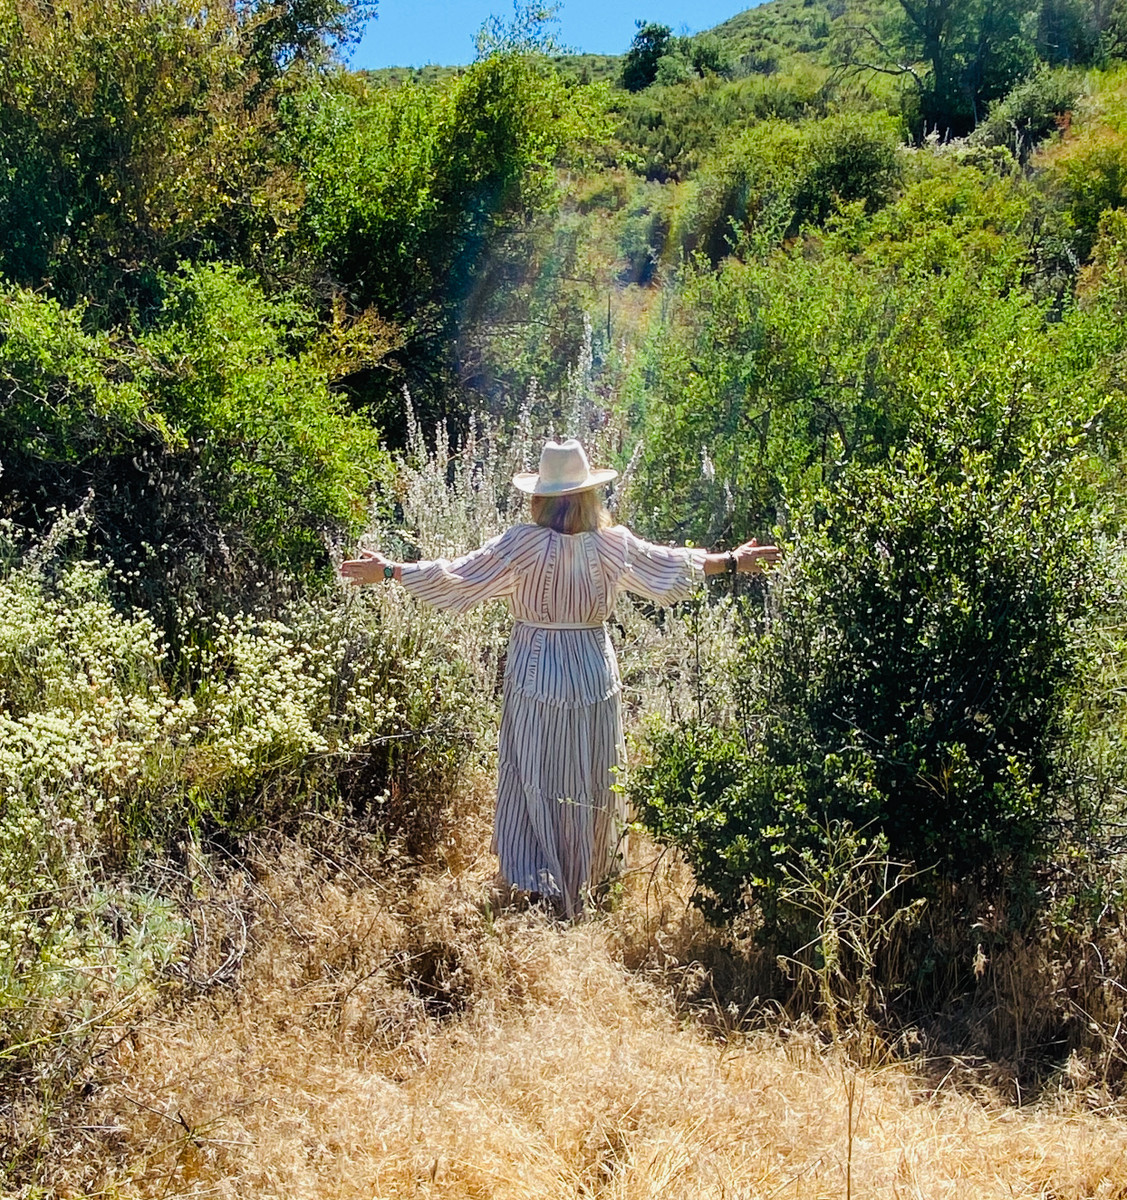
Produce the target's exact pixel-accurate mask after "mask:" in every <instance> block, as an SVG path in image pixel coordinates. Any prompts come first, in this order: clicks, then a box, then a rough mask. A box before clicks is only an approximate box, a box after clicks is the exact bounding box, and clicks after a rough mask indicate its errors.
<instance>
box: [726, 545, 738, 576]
mask: <svg viewBox="0 0 1127 1200" xmlns="http://www.w3.org/2000/svg"><path fill="white" fill-rule="evenodd" d="M725 565H726V566H727V568H728V574H729V575H734V574H735V573H736V572H737V571H738V570H739V568H740V564H739V561H738V560H737V558H736V556H735V555H734V554H733V553H732V552H731V550H729V551H728V560H727V563H726V564H725Z"/></svg>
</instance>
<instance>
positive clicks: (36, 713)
mask: <svg viewBox="0 0 1127 1200" xmlns="http://www.w3.org/2000/svg"><path fill="white" fill-rule="evenodd" d="M67 544H68V540H67V538H66V537H63V538H57V539H55V542H54V543H52V544H51V545H50V546H48V545H47V543H41V544H39V545H37V546H31V547H29V546H27V545H19V544H17V540H16V538H15V536H14V534H13V532H12V530H11V529H10V528H8V527H4V528H0V1080H3V1079H4V1078H6V1077H7V1078H9V1079H15V1078H19V1079H22V1080H24V1081H25V1083H26V1082H27V1081H28V1080H35V1079H39V1078H40V1077H43V1078H46V1077H47V1076H48V1075H49V1076H50V1077H51V1078H53V1079H54V1078H57V1077H59V1076H60V1074H61V1075H67V1074H68V1073H69V1072H73V1071H74V1070H75V1069H77V1066H76V1064H79V1063H81V1062H82V1061H84V1059H85V1057H86V1056H88V1054H89V1053H90V1052H91V1048H92V1046H94V1045H96V1044H97V1043H98V1042H99V1040H100V1039H101V1038H102V1037H103V1036H106V1035H107V1032H108V1031H109V1030H111V1029H112V1028H115V1027H116V1026H117V1024H118V1023H119V1022H120V1021H121V1019H122V1018H123V1014H125V1013H127V1012H128V1011H129V1010H130V1008H131V1007H133V1006H135V1005H137V1004H144V1003H147V1001H148V998H149V997H150V996H151V994H152V990H153V988H154V987H155V985H156V983H157V982H158V980H159V978H160V976H161V974H162V972H163V971H164V970H165V969H166V968H167V967H168V965H169V964H170V963H172V962H173V961H174V960H175V959H176V957H177V956H178V955H179V954H180V953H181V949H182V946H183V944H184V939H185V931H186V926H185V925H184V924H183V923H182V922H181V921H179V919H178V918H176V917H175V915H174V906H173V905H172V903H171V901H170V900H169V899H167V898H166V899H161V898H159V897H156V896H152V895H150V894H149V893H147V892H145V891H144V889H141V888H140V887H139V886H138V885H137V883H136V882H134V883H133V884H132V885H129V884H126V883H119V882H115V881H119V880H129V879H132V880H134V881H137V880H141V879H144V878H146V877H147V875H148V874H149V873H150V872H149V871H148V868H147V867H146V862H147V861H149V860H151V859H153V858H155V857H159V856H161V855H163V854H166V853H171V854H177V853H179V852H180V845H181V843H182V842H184V841H187V840H192V839H196V838H199V837H201V836H206V835H207V834H209V833H211V832H215V831H218V830H225V831H228V832H233V833H238V832H240V831H245V830H248V829H252V828H256V827H261V826H262V825H264V824H267V823H270V824H274V825H276V826H279V825H284V824H285V823H286V822H287V821H290V822H292V821H296V820H298V819H300V817H301V816H302V815H303V814H304V813H305V812H307V811H308V810H309V809H318V810H336V811H338V812H344V813H346V814H347V815H348V816H349V817H350V818H351V819H353V820H354V821H355V822H356V823H357V824H359V825H360V826H362V827H366V828H368V829H370V830H372V831H373V832H375V833H377V834H379V835H382V836H384V837H386V838H391V837H394V836H397V835H402V836H403V838H404V839H405V840H406V842H407V845H408V848H409V849H410V850H412V851H413V852H415V853H418V854H425V853H426V852H427V851H428V850H429V849H431V848H432V847H433V845H434V843H435V841H436V840H437V838H438V837H439V835H440V833H441V831H442V828H443V821H444V820H446V819H447V817H448V813H449V809H450V805H449V800H450V797H451V795H452V794H453V793H454V791H455V790H456V776H457V773H458V772H459V770H460V769H461V767H462V765H463V764H464V762H465V759H466V755H467V752H468V751H469V750H470V749H471V748H473V747H475V746H479V745H484V744H488V743H489V742H491V740H492V739H491V737H489V736H488V728H487V727H488V726H489V724H490V722H491V721H492V709H491V706H490V705H489V703H488V699H489V697H490V696H491V695H492V694H493V693H494V692H495V683H494V681H495V675H496V665H497V661H498V651H499V646H500V636H501V635H500V628H499V625H498V622H497V620H496V615H495V614H494V615H487V614H483V615H482V616H481V618H480V619H479V620H478V621H477V622H476V623H469V624H465V625H462V626H459V627H457V628H454V627H452V626H451V625H450V624H449V623H447V622H445V621H444V620H442V619H441V618H440V617H439V616H438V614H433V613H426V612H423V611H422V610H420V609H419V608H418V607H417V606H415V605H414V604H413V602H411V601H410V600H409V598H407V597H405V596H404V595H403V594H402V593H398V592H397V591H396V590H394V589H386V590H380V589H371V590H369V591H368V592H366V593H364V594H356V593H352V592H346V591H344V590H343V589H342V590H340V591H334V592H332V593H330V594H328V595H323V596H321V597H319V598H314V599H306V600H304V601H300V602H295V603H294V604H293V605H291V607H290V608H289V609H288V610H286V611H285V612H283V613H281V614H279V615H277V616H275V617H272V618H264V617H259V616H252V615H248V614H242V615H235V616H225V615H222V614H215V615H212V616H211V617H209V618H207V619H206V620H203V621H200V620H197V621H196V622H195V623H194V624H193V625H192V626H191V637H190V639H189V640H188V641H187V642H186V644H185V645H184V646H183V647H181V648H180V649H179V650H178V651H177V652H176V653H175V654H173V653H172V652H171V651H170V649H169V647H168V646H167V645H166V644H165V642H164V640H163V638H162V635H161V632H160V630H159V629H158V628H157V626H156V624H155V623H154V621H153V620H152V619H151V618H150V617H149V616H148V615H147V614H145V613H143V612H137V611H123V610H122V609H121V608H120V607H119V605H118V604H117V602H116V600H115V597H116V596H119V595H120V593H121V589H119V588H118V587H117V583H118V581H117V579H116V578H115V576H114V574H113V573H112V571H110V570H109V569H108V568H106V567H105V566H102V565H98V564H95V563H91V562H87V561H82V560H78V561H70V562H67V561H66V560H65V557H63V556H65V551H66V546H67ZM483 701H485V702H484V703H483ZM483 733H484V734H485V736H484V737H483V736H482V735H483ZM56 1068H57V1069H56ZM44 1073H46V1074H44ZM2 1090H3V1089H2V1088H0V1091H2ZM13 1094H14V1092H13ZM2 1109H3V1105H2V1104H0V1110H2ZM2 1123H3V1114H2V1113H0V1130H2Z"/></svg>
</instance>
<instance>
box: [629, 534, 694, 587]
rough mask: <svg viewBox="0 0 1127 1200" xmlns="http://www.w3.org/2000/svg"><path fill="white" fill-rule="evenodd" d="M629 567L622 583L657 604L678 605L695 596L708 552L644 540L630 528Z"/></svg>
mask: <svg viewBox="0 0 1127 1200" xmlns="http://www.w3.org/2000/svg"><path fill="white" fill-rule="evenodd" d="M622 532H623V534H624V535H625V539H626V567H625V570H624V571H623V574H622V578H621V581H620V582H621V586H622V587H624V588H625V589H626V590H627V591H628V592H634V593H635V594H636V595H639V596H644V597H645V598H646V599H647V600H653V601H655V602H656V603H657V604H675V603H676V602H677V601H678V600H687V599H688V598H689V596H690V595H692V591H693V587H694V585H695V584H696V583H697V582H699V581H700V580H702V579H703V578H704V556H705V551H703V550H694V549H690V548H688V547H686V546H659V545H657V544H656V543H654V542H647V541H643V540H642V539H641V538H639V537H636V536H635V535H634V534H633V533H631V532H630V531H629V530H628V529H625V528H623V529H622Z"/></svg>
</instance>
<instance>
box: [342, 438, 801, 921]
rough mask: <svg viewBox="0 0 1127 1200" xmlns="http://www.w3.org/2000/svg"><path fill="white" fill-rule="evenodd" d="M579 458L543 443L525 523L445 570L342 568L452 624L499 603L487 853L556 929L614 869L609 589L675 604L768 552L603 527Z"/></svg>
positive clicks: (616, 820) (362, 561)
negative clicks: (544, 904)
mask: <svg viewBox="0 0 1127 1200" xmlns="http://www.w3.org/2000/svg"><path fill="white" fill-rule="evenodd" d="M616 474H617V472H615V471H612V470H595V471H593V470H591V469H590V467H589V465H588V462H587V456H586V454H585V453H584V451H583V448H582V446H580V444H579V443H578V442H577V441H575V440H574V439H570V440H568V441H565V442H562V443H557V442H552V441H549V442H548V443H546V445H545V446H544V450H543V453H542V454H541V456H540V469H539V471H537V472H535V473H531V472H529V473H524V474H520V475H517V476H516V477H515V478H514V479H513V483H514V485H515V486H516V487H517V488H518V489H520V490H521V491H523V492H525V493H527V494H528V495H529V496H530V497H531V499H530V510H531V517H532V521H531V523H530V524H524V525H514V526H512V527H511V528H509V529H507V530H506V531H505V532H504V533H502V534H501V535H500V536H499V537H495V538H493V539H492V540H490V541H489V542H487V543H486V544H485V545H484V546H482V547H481V548H480V549H479V550H474V551H472V552H471V553H469V554H466V555H463V556H462V557H460V558H456V559H453V560H450V561H447V560H444V559H438V560H436V561H433V562H410V563H409V562H404V563H399V562H392V561H391V560H390V559H387V558H385V557H384V556H383V555H381V554H377V553H375V552H373V551H367V550H362V551H361V556H360V557H359V558H357V559H352V560H350V561H347V562H345V563H343V564H342V566H341V574H342V575H343V576H344V578H345V579H347V580H349V581H351V582H352V583H356V584H364V583H377V582H379V581H381V580H395V581H397V582H399V583H401V584H402V585H403V586H404V587H406V588H407V589H408V590H409V591H410V592H412V593H413V594H414V595H415V596H417V597H418V598H419V599H421V600H424V601H427V602H428V603H430V604H434V605H437V606H438V607H440V608H446V609H452V610H453V611H455V612H464V611H466V610H467V609H469V608H471V607H473V606H474V605H475V604H480V603H482V602H484V601H487V600H498V599H504V600H506V601H507V602H508V604H509V608H510V609H511V611H512V614H513V618H514V624H513V632H512V636H511V639H510V642H509V652H508V657H507V661H506V665H505V680H504V692H503V702H502V711H501V735H500V747H499V762H498V778H497V812H496V818H495V822H494V833H493V851H494V853H495V854H496V855H497V856H498V858H499V859H500V860H501V873H502V875H503V876H504V878H505V880H506V881H507V883H508V884H509V885H510V886H511V887H513V888H515V889H517V890H519V891H522V892H527V893H529V894H531V895H539V896H542V897H545V898H548V899H550V901H551V902H552V903H553V905H554V906H555V907H556V908H557V909H558V911H559V912H560V913H561V915H563V916H564V917H566V918H569V919H570V918H574V917H577V916H578V915H580V913H581V912H582V910H583V904H584V900H585V898H586V896H587V894H588V892H589V891H590V888H591V887H592V886H593V885H595V884H598V883H599V882H601V881H602V880H603V879H605V878H606V877H607V876H609V875H610V874H611V873H612V872H613V870H614V869H615V867H616V866H617V864H618V860H619V857H620V853H621V846H620V842H621V835H622V830H623V828H624V826H625V820H626V812H625V801H624V799H623V796H622V792H621V790H620V789H616V788H615V787H614V784H615V780H616V772H618V771H620V770H621V769H622V768H623V767H624V766H625V762H626V748H625V743H624V741H623V735H622V709H621V683H620V681H619V675H618V662H617V660H616V658H615V653H614V647H613V646H612V644H611V640H610V637H609V635H608V632H607V628H606V621H607V618H608V617H609V616H610V615H611V612H612V611H613V608H614V602H615V598H616V596H617V595H618V593H619V592H621V591H629V592H633V593H635V594H636V595H639V596H643V597H645V598H647V599H649V600H653V601H654V602H656V603H658V604H672V603H674V602H676V601H678V600H684V599H686V598H687V597H688V596H689V595H690V593H691V591H692V586H693V583H694V581H695V579H696V578H698V577H699V576H700V575H715V574H719V573H722V572H725V571H727V572H731V573H735V572H745V573H751V572H756V571H761V570H763V568H764V567H765V566H767V565H770V564H773V563H775V562H777V561H778V558H779V551H778V548H777V547H775V546H760V545H757V544H756V542H755V541H750V542H745V543H744V544H743V545H742V546H738V547H736V549H735V550H731V551H727V552H722V553H715V554H712V553H706V552H705V551H703V550H696V549H689V548H687V547H669V546H660V545H656V544H654V543H652V542H646V541H643V540H642V539H641V538H638V537H635V535H634V534H633V533H631V532H630V530H629V529H627V528H625V526H622V525H613V524H612V523H611V518H610V516H609V514H608V513H607V510H606V509H605V508H604V507H603V504H602V501H601V499H600V497H599V494H598V489H599V488H601V487H602V486H603V485H604V484H607V483H609V482H610V481H611V480H612V479H614V478H615V476H616Z"/></svg>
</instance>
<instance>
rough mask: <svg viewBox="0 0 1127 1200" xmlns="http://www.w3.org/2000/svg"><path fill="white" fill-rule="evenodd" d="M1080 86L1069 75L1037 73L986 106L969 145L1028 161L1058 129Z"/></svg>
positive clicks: (1069, 72) (1057, 72)
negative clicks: (1003, 150)
mask: <svg viewBox="0 0 1127 1200" xmlns="http://www.w3.org/2000/svg"><path fill="white" fill-rule="evenodd" d="M1081 86H1082V85H1081V80H1080V78H1079V77H1078V76H1077V75H1076V74H1074V73H1073V72H1071V71H1049V70H1041V71H1038V72H1037V73H1036V74H1035V75H1032V76H1030V77H1029V78H1028V79H1026V80H1024V81H1023V82H1022V83H1019V84H1018V85H1017V87H1015V88H1014V89H1013V91H1012V92H1009V93H1008V94H1007V95H1005V96H1003V97H1002V99H1001V100H998V101H997V102H996V103H994V104H992V105H991V106H990V112H989V113H988V115H987V117H986V120H984V121H983V122H982V123H981V124H980V125H979V126H978V128H977V129H975V131H974V133H972V134H971V136H970V141H971V143H972V144H977V145H983V146H1006V147H1008V148H1009V149H1010V150H1011V151H1012V153H1013V156H1014V158H1016V159H1017V160H1018V161H1019V162H1022V163H1024V162H1026V161H1028V159H1029V156H1030V154H1031V153H1032V152H1033V150H1034V148H1035V147H1036V146H1037V145H1038V144H1039V143H1041V142H1043V141H1044V140H1045V139H1046V138H1047V137H1048V136H1049V135H1050V134H1052V133H1056V132H1057V131H1058V130H1059V129H1060V128H1061V125H1062V123H1063V122H1064V120H1065V119H1066V117H1067V114H1068V113H1069V112H1070V111H1071V110H1072V108H1073V107H1074V106H1075V104H1076V101H1077V100H1078V99H1079V97H1080V93H1081Z"/></svg>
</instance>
